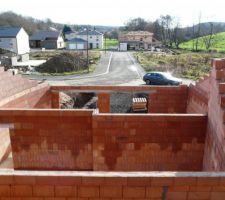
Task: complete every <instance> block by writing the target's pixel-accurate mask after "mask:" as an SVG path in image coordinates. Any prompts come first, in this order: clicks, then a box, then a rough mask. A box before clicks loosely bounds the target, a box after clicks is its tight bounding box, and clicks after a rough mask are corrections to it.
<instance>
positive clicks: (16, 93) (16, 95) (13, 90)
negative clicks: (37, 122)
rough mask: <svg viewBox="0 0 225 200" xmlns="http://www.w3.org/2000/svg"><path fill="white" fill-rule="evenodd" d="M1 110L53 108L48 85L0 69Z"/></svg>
mask: <svg viewBox="0 0 225 200" xmlns="http://www.w3.org/2000/svg"><path fill="white" fill-rule="evenodd" d="M0 77H1V78H0V88H1V91H0V108H51V100H52V97H51V93H50V86H49V85H48V84H44V83H43V84H38V82H37V81H31V80H29V79H26V78H23V77H22V76H21V75H14V76H13V75H12V72H9V71H7V72H5V71H4V68H3V67H0Z"/></svg>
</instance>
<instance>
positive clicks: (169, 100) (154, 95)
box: [51, 85, 188, 113]
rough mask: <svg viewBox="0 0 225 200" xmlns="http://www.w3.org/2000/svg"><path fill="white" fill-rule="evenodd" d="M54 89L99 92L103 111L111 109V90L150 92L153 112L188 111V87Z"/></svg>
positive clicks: (55, 89) (54, 87)
mask: <svg viewBox="0 0 225 200" xmlns="http://www.w3.org/2000/svg"><path fill="white" fill-rule="evenodd" d="M51 90H52V91H82V90H83V91H92V92H96V93H97V94H98V93H99V94H98V107H99V111H100V113H101V111H102V113H105V112H108V110H110V105H108V104H110V100H109V95H108V94H110V93H111V92H143V93H148V94H149V100H148V101H149V102H148V111H149V112H151V113H186V106H187V96H188V87H187V86H186V85H181V86H178V87H173V86H52V87H51Z"/></svg>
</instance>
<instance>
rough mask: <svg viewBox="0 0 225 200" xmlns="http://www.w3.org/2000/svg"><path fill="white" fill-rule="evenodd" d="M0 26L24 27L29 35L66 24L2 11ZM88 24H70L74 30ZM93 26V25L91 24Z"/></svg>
mask: <svg viewBox="0 0 225 200" xmlns="http://www.w3.org/2000/svg"><path fill="white" fill-rule="evenodd" d="M0 26H16V27H18V26H19V27H24V29H25V30H26V31H27V32H28V34H29V35H31V34H33V33H34V32H36V31H39V30H49V29H50V27H51V28H54V29H56V30H62V29H63V26H64V24H60V23H55V22H52V21H51V20H50V19H46V20H39V19H34V18H32V17H25V16H22V15H19V14H16V13H14V12H10V11H9V12H3V13H0ZM86 26H87V25H76V24H74V25H70V27H71V28H72V29H73V30H80V29H82V28H84V27H86ZM89 27H91V26H89ZM92 27H93V28H94V27H95V29H96V30H98V31H100V32H103V33H104V32H111V31H113V30H114V29H115V28H117V27H113V26H100V25H96V26H92Z"/></svg>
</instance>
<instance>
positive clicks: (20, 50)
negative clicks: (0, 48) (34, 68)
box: [16, 28, 30, 55]
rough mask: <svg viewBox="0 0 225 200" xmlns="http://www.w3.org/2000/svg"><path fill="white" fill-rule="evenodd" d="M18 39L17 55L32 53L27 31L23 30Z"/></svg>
mask: <svg viewBox="0 0 225 200" xmlns="http://www.w3.org/2000/svg"><path fill="white" fill-rule="evenodd" d="M16 39H17V54H19V55H21V54H25V53H29V52H30V47H29V36H28V34H27V33H26V31H25V30H24V29H23V28H21V29H20V31H19V33H18V34H17V36H16Z"/></svg>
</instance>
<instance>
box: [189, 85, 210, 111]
mask: <svg viewBox="0 0 225 200" xmlns="http://www.w3.org/2000/svg"><path fill="white" fill-rule="evenodd" d="M204 83H205V82H204ZM200 86H201V84H200V83H197V85H195V86H194V85H192V84H191V85H190V86H189V88H188V101H187V113H204V114H205V113H207V112H208V94H207V93H206V92H205V91H204V90H202V89H201V87H200ZM208 87H209V85H208Z"/></svg>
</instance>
